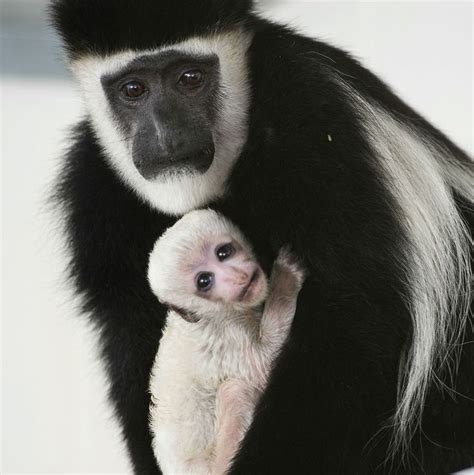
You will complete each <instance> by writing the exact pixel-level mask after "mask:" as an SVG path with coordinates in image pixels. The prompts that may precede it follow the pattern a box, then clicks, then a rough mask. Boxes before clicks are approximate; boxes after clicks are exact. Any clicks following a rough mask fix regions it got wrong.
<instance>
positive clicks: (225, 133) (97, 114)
mask: <svg viewBox="0 0 474 475" xmlns="http://www.w3.org/2000/svg"><path fill="white" fill-rule="evenodd" d="M250 42H251V36H250V34H249V33H247V32H244V31H243V30H240V29H237V30H234V31H230V32H226V33H218V34H215V35H213V36H208V37H194V38H190V39H189V40H186V41H184V42H182V43H176V44H169V45H166V46H163V47H161V48H159V49H154V50H142V51H132V50H128V51H123V52H120V53H116V54H113V55H110V56H107V57H103V56H99V55H92V54H90V55H86V56H83V57H81V58H80V59H77V60H75V61H73V62H72V64H71V69H72V72H73V74H74V76H75V77H76V78H77V80H78V81H79V85H80V88H81V92H82V96H83V99H84V102H85V106H86V109H87V112H88V113H89V115H90V117H91V119H92V123H93V126H94V129H95V132H96V134H97V136H98V138H99V141H100V144H101V145H102V147H103V148H104V150H105V152H106V155H107V157H108V159H109V161H110V164H111V165H112V167H113V168H114V169H115V171H116V172H117V173H118V174H119V176H120V177H121V179H122V180H123V181H124V182H126V183H127V184H128V185H129V186H130V187H131V188H133V189H134V190H135V192H136V193H137V194H138V195H139V196H140V197H142V198H143V199H145V200H146V201H148V202H149V203H150V204H151V205H152V206H153V207H155V208H157V209H159V210H160V211H162V212H164V213H168V214H172V215H181V214H184V213H186V212H188V211H190V210H192V209H194V208H199V207H202V206H205V205H206V204H207V203H209V202H210V201H211V200H212V199H215V198H218V197H220V196H222V195H223V194H224V193H225V182H226V180H227V178H228V176H229V174H230V172H231V169H232V166H233V165H234V163H235V162H236V160H237V159H238V157H239V155H240V153H241V151H242V148H243V145H244V144H245V142H246V140H247V134H248V125H247V114H248V107H249V85H248V72H247V60H246V54H247V49H248V47H249V45H250ZM171 49H172V50H176V51H180V52H185V53H190V54H195V55H203V54H216V55H217V56H218V58H219V64H220V74H221V84H220V90H221V94H222V96H223V98H222V99H223V100H221V101H220V102H221V108H220V110H219V111H218V117H217V118H216V124H217V125H216V128H215V130H214V131H213V139H214V146H215V155H214V161H213V163H212V165H211V167H210V168H209V170H207V171H206V172H205V173H204V174H197V173H191V172H190V173H188V174H183V173H180V174H172V173H169V174H167V175H162V176H159V177H157V178H156V179H154V180H146V179H145V178H143V177H142V176H141V175H140V173H139V172H138V170H137V169H136V168H135V165H134V164H133V161H132V156H131V144H130V143H129V142H128V141H127V140H125V138H124V137H123V134H122V133H121V131H120V129H119V127H118V126H117V124H116V123H115V121H114V117H113V113H112V111H111V108H110V106H109V103H108V101H107V98H106V96H105V93H104V90H103V88H102V85H101V77H102V76H104V75H109V74H112V73H116V72H118V71H120V70H121V69H123V68H124V67H126V66H127V64H129V63H130V62H131V61H133V60H135V59H137V58H138V57H140V56H142V55H149V54H157V53H160V52H164V51H168V50H171Z"/></svg>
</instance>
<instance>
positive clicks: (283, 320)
mask: <svg viewBox="0 0 474 475" xmlns="http://www.w3.org/2000/svg"><path fill="white" fill-rule="evenodd" d="M304 279H305V271H304V269H303V266H302V265H301V264H300V263H299V262H298V260H297V259H296V258H295V257H294V256H293V255H292V254H291V252H290V251H289V249H288V248H286V247H284V248H282V249H281V250H280V252H279V254H278V257H277V259H276V261H275V263H274V264H273V269H272V275H271V281H270V289H269V294H268V297H267V301H266V303H265V308H264V311H263V315H262V322H261V325H260V344H261V345H262V346H263V347H264V350H265V352H266V353H267V354H270V355H272V356H273V357H274V356H276V353H277V352H278V351H280V349H281V347H282V345H283V343H284V342H285V340H286V338H287V336H288V334H289V332H290V328H291V323H292V322H293V317H294V316H295V311H296V301H297V298H298V293H299V291H300V289H301V287H302V286H303V282H304Z"/></svg>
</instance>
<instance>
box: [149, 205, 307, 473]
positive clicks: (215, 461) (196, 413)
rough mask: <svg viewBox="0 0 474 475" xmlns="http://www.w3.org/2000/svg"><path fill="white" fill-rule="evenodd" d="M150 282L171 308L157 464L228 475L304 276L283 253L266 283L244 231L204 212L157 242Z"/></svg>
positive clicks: (156, 431) (157, 390)
mask: <svg viewBox="0 0 474 475" xmlns="http://www.w3.org/2000/svg"><path fill="white" fill-rule="evenodd" d="M148 279H149V282H150V285H151V288H152V290H153V292H154V293H155V294H156V296H157V297H158V299H159V300H160V301H161V302H162V303H164V304H166V305H168V306H169V308H170V311H169V312H168V316H167V322H166V326H165V329H164V332H163V337H162V339H161V343H160V347H159V350H158V353H157V356H156V359H155V363H154V366H153V369H152V376H151V383H150V392H151V395H152V405H151V409H150V426H151V431H152V434H153V436H154V442H153V445H154V452H155V455H156V458H157V460H158V462H159V464H160V467H161V469H162V471H163V473H165V474H170V473H175V474H198V473H199V474H207V473H212V474H222V473H224V472H225V471H226V470H227V468H228V467H229V463H230V461H231V460H232V457H233V456H234V454H235V453H236V450H237V448H238V445H239V443H240V441H241V440H242V438H243V436H244V434H245V431H246V429H247V428H248V426H249V424H250V422H251V419H252V415H253V411H254V408H255V404H256V402H257V399H258V396H259V395H260V394H261V392H262V390H263V389H264V387H265V385H266V382H267V380H268V376H269V373H270V369H271V366H272V363H273V361H274V360H275V358H276V356H277V355H278V353H279V351H280V349H281V347H282V345H283V343H284V342H285V340H286V338H287V336H288V333H289V331H290V327H291V323H292V321H293V317H294V314H295V310H296V300H297V296H298V292H299V290H300V288H301V286H302V284H303V281H304V271H303V268H302V267H301V265H300V264H299V263H298V262H297V260H296V259H295V258H294V257H292V255H291V254H290V252H289V251H288V250H287V249H285V248H284V249H282V250H281V251H280V253H279V255H278V258H277V260H276V261H275V263H274V266H273V270H272V275H271V281H270V283H269V284H268V283H267V278H266V276H265V274H264V272H263V271H262V269H261V267H260V266H259V264H258V263H257V261H256V259H255V257H254V255H253V252H252V249H251V247H250V245H249V243H248V242H247V240H246V239H245V238H244V236H243V235H242V234H241V232H240V231H239V230H238V229H237V227H236V226H235V225H234V224H233V223H231V222H230V221H229V220H227V219H226V218H224V217H223V216H222V215H219V214H218V213H216V212H215V211H212V210H198V211H192V212H190V213H188V214H187V215H185V216H184V217H183V218H182V219H180V220H179V221H178V222H177V223H176V224H175V225H174V226H172V227H171V228H169V229H168V230H167V231H166V232H165V233H164V234H163V235H162V236H161V238H160V239H158V241H157V242H156V244H155V246H154V249H153V251H152V253H151V255H150V261H149V268H148Z"/></svg>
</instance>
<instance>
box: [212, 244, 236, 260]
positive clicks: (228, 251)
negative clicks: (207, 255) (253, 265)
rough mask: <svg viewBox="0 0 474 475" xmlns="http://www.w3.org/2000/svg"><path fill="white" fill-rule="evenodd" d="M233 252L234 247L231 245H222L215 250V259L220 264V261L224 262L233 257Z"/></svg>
mask: <svg viewBox="0 0 474 475" xmlns="http://www.w3.org/2000/svg"><path fill="white" fill-rule="evenodd" d="M234 252H235V247H234V246H233V245H232V244H231V243H228V244H224V245H222V246H219V247H218V248H217V249H216V257H217V259H219V260H220V261H221V262H222V261H225V260H226V259H229V257H231V256H233V255H234Z"/></svg>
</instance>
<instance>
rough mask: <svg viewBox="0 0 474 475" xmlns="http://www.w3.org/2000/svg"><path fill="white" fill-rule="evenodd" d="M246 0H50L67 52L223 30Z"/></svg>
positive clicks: (244, 12) (238, 19)
mask: <svg viewBox="0 0 474 475" xmlns="http://www.w3.org/2000/svg"><path fill="white" fill-rule="evenodd" d="M250 6H251V1H250V0H199V1H196V0H180V1H179V4H177V3H176V1H175V0H139V1H130V0H67V1H64V0H53V1H52V3H51V18H52V20H53V24H54V25H55V26H56V28H57V30H58V31H59V32H60V34H61V36H62V38H63V40H64V42H65V44H66V47H67V50H68V52H69V55H70V56H71V57H77V56H80V55H82V54H84V53H99V54H103V55H105V54H110V53H114V52H117V51H121V50H124V49H129V48H130V49H147V48H152V47H156V46H159V45H161V44H164V43H174V42H177V41H180V40H183V39H186V38H188V37H189V36H191V35H201V34H207V33H211V32H216V31H222V30H225V29H226V28H229V27H231V26H235V25H236V24H238V23H244V22H245V20H246V19H247V18H248V12H249V9H250Z"/></svg>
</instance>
